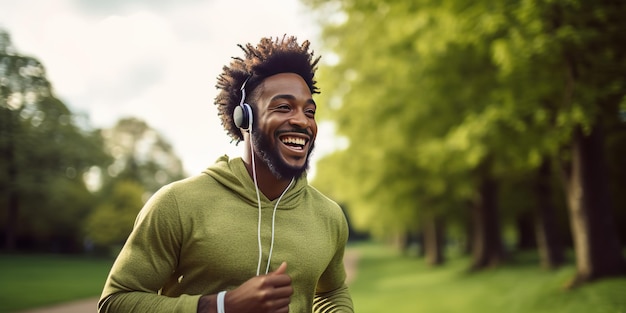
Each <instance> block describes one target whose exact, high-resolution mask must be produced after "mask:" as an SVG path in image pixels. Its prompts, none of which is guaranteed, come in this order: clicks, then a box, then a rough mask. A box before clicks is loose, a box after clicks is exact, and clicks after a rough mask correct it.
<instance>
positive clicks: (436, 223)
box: [424, 216, 445, 265]
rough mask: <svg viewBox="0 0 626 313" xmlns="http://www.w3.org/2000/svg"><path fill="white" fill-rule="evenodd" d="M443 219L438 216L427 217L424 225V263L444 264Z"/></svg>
mask: <svg viewBox="0 0 626 313" xmlns="http://www.w3.org/2000/svg"><path fill="white" fill-rule="evenodd" d="M444 233H445V232H444V219H443V217H440V216H428V217H426V218H425V223H424V248H425V252H426V262H427V263H428V264H430V265H441V264H443V263H444V262H445V253H444V249H445V244H444V241H445V236H444Z"/></svg>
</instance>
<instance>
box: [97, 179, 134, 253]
mask: <svg viewBox="0 0 626 313" xmlns="http://www.w3.org/2000/svg"><path fill="white" fill-rule="evenodd" d="M144 193H145V190H144V187H143V186H142V185H141V184H139V183H138V182H135V181H131V180H121V181H118V182H116V184H115V185H114V186H113V188H112V190H111V192H110V193H107V196H106V200H105V201H104V202H102V203H101V204H100V205H98V206H97V207H96V208H95V209H94V210H93V212H91V214H90V215H89V217H88V218H87V221H86V223H85V233H86V236H87V238H88V240H90V241H92V242H93V243H94V244H96V245H98V246H112V245H121V244H123V243H124V242H125V241H126V238H127V237H128V235H129V234H130V231H131V230H132V227H133V224H134V221H135V218H136V217H137V213H139V210H140V209H141V207H142V206H143V202H144V201H143V199H142V197H143V195H144Z"/></svg>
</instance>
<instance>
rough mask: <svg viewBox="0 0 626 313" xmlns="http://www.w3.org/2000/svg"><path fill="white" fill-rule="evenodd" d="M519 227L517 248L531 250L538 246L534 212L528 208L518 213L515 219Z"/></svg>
mask: <svg viewBox="0 0 626 313" xmlns="http://www.w3.org/2000/svg"><path fill="white" fill-rule="evenodd" d="M515 225H516V227H517V245H516V248H517V250H531V249H535V248H536V247H537V241H536V240H535V232H534V228H533V212H532V211H530V210H527V211H525V212H523V213H520V214H518V215H517V218H516V220H515Z"/></svg>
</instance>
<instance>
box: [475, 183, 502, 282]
mask: <svg viewBox="0 0 626 313" xmlns="http://www.w3.org/2000/svg"><path fill="white" fill-rule="evenodd" d="M479 176H480V182H479V186H478V195H477V198H476V200H475V203H474V205H473V210H472V213H473V214H472V215H473V221H474V227H473V228H474V229H473V236H474V238H473V244H472V249H473V250H472V259H473V263H472V269H473V270H478V269H482V268H486V267H493V266H497V265H499V264H501V263H502V262H503V261H504V258H505V256H504V249H503V246H502V235H501V233H500V219H499V216H498V210H497V201H496V196H497V185H496V183H495V181H494V180H493V178H491V177H490V175H488V174H487V173H486V172H485V171H483V172H482V173H480V174H479Z"/></svg>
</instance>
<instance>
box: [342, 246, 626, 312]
mask: <svg viewBox="0 0 626 313" xmlns="http://www.w3.org/2000/svg"><path fill="white" fill-rule="evenodd" d="M351 249H355V250H357V253H359V254H360V260H359V264H358V272H357V274H356V279H355V280H354V281H353V282H352V283H351V285H350V288H351V292H352V297H353V301H354V304H355V310H356V312H358V313H369V312H372V313H374V312H376V313H379V312H394V313H419V312H427V313H472V312H476V313H478V312H480V313H492V312H494V313H495V312H504V313H544V312H545V313H555V312H567V313H594V312H597V313H626V278H619V279H608V280H602V281H598V282H595V283H593V284H591V285H587V286H584V287H581V288H579V289H575V290H570V291H565V290H563V289H562V286H563V285H564V284H565V283H566V282H567V281H568V280H569V279H570V278H571V277H572V276H573V274H574V271H575V268H574V265H573V264H572V265H568V266H565V267H563V268H561V269H559V270H556V271H545V270H542V269H540V268H539V267H538V265H537V260H536V256H533V255H525V256H523V257H522V258H519V261H517V262H515V263H514V264H511V265H507V266H505V267H502V268H498V269H492V270H486V271H483V272H478V273H468V272H467V271H466V269H467V268H468V264H469V260H468V259H467V258H460V257H459V258H455V259H451V260H449V261H448V263H447V264H446V265H445V266H443V267H440V268H432V267H430V266H428V265H426V264H425V262H424V261H423V260H421V259H416V258H415V257H410V256H402V255H401V254H399V253H397V252H395V250H392V249H390V248H386V247H384V246H380V245H373V244H359V245H356V246H353V247H352V248H351Z"/></svg>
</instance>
